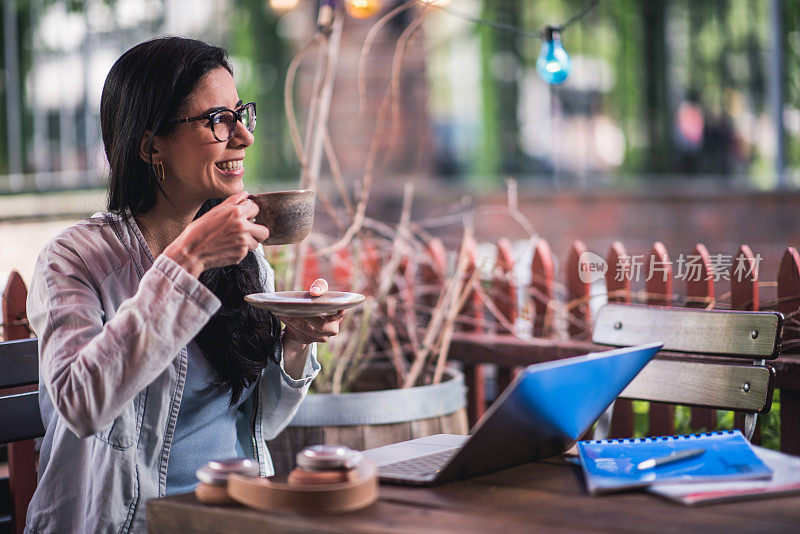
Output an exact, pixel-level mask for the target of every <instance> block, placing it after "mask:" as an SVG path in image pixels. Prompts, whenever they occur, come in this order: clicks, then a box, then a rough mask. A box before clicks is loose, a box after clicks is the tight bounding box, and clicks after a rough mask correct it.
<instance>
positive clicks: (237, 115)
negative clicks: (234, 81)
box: [169, 102, 256, 143]
mask: <svg viewBox="0 0 800 534" xmlns="http://www.w3.org/2000/svg"><path fill="white" fill-rule="evenodd" d="M248 107H251V108H252V110H253V121H252V124H251V126H252V128H248V127H247V125H246V124H245V123H244V121H243V120H242V114H243V113H244V112H245V110H246V109H247V108H248ZM225 112H229V113H233V117H234V119H235V120H234V122H233V125H234V127H233V128H230V129H229V130H228V137H226V138H225V139H220V138H219V136H218V135H217V129H216V128H215V126H216V125H217V124H220V123H216V122H214V119H215V118H216V116H217V115H219V114H220V113H225ZM201 120H207V121H208V125H207V126H211V133H212V134H214V139H216V140H217V141H219V142H220V143H224V142H225V141H229V140H230V138H231V137H233V134H234V133H236V123H237V122H241V123H242V125H244V127H245V129H246V130H247V131H248V132H250V133H253V132H254V131H255V129H256V103H255V102H247V103H246V104H242V105H241V106H239V107H238V108H236V109H228V108H222V109H217V110H215V111H212V112H211V113H206V114H204V115H198V116H196V117H187V118H185V119H173V120H171V121H170V122H169V124H179V123H182V122H194V121H201Z"/></svg>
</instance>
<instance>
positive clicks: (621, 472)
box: [578, 430, 772, 495]
mask: <svg viewBox="0 0 800 534" xmlns="http://www.w3.org/2000/svg"><path fill="white" fill-rule="evenodd" d="M686 449H705V451H706V452H705V453H704V454H702V455H701V456H698V457H696V458H690V459H687V460H681V461H677V462H673V463H668V464H665V465H660V466H658V467H654V468H651V469H641V470H640V469H638V468H637V465H638V464H639V463H640V462H642V461H644V460H648V459H650V458H660V457H662V456H667V455H669V454H670V453H672V452H675V451H682V450H686ZM578 453H579V455H580V461H581V467H582V468H583V474H584V477H585V479H586V487H587V489H588V490H589V493H591V494H592V495H596V494H598V493H606V492H611V491H618V490H623V489H629V488H637V487H643V486H650V485H653V484H662V483H669V482H673V483H674V482H694V481H697V482H708V481H718V480H749V479H759V478H770V477H772V470H771V469H770V468H769V467H767V466H766V465H765V464H764V462H762V461H761V460H760V459H759V458H758V456H756V454H755V453H754V452H753V449H752V447H750V443H748V441H747V440H746V439H744V436H743V435H742V433H741V432H739V431H738V430H730V431H722V432H709V433H707V434H689V435H685V436H662V437H654V438H634V439H607V440H601V441H596V440H590V441H579V442H578Z"/></svg>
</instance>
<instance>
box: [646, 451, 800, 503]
mask: <svg viewBox="0 0 800 534" xmlns="http://www.w3.org/2000/svg"><path fill="white" fill-rule="evenodd" d="M753 450H754V451H755V453H756V455H757V456H758V457H759V458H761V460H762V461H763V462H764V463H765V464H767V467H769V468H771V469H772V471H773V474H772V478H771V479H769V480H741V481H734V482H699V483H692V482H688V483H678V484H663V485H653V486H650V487H648V488H647V491H649V492H650V493H655V494H656V495H660V496H662V497H666V498H668V499H672V500H674V501H678V502H681V503H683V504H688V505H690V506H691V505H697V504H710V503H714V502H722V501H731V500H739V499H753V498H758V497H774V496H776V495H780V494H789V493H800V458H798V457H796V456H790V455H788V454H784V453H782V452H778V451H773V450H771V449H765V448H763V447H758V446H756V445H753Z"/></svg>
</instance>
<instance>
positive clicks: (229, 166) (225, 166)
mask: <svg viewBox="0 0 800 534" xmlns="http://www.w3.org/2000/svg"><path fill="white" fill-rule="evenodd" d="M243 166H244V162H243V161H242V160H236V161H223V162H220V163H217V167H219V168H220V169H222V170H223V171H235V170H237V169H241V168H242V167H243Z"/></svg>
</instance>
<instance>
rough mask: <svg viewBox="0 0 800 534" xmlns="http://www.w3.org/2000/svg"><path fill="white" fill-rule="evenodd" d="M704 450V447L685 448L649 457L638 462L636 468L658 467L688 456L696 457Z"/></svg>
mask: <svg viewBox="0 0 800 534" xmlns="http://www.w3.org/2000/svg"><path fill="white" fill-rule="evenodd" d="M704 452H706V450H705V449H686V450H685V451H675V452H673V453H670V454H668V455H667V456H661V457H659V458H650V459H649V460H645V461H643V462H639V464H638V465H637V466H636V469H640V470H642V469H652V468H653V467H658V466H659V465H664V464H671V463H672V462H680V461H681V460H688V459H690V458H697V457H698V456H700V455H701V454H703V453H704Z"/></svg>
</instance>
